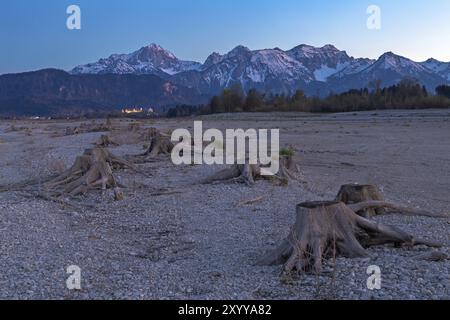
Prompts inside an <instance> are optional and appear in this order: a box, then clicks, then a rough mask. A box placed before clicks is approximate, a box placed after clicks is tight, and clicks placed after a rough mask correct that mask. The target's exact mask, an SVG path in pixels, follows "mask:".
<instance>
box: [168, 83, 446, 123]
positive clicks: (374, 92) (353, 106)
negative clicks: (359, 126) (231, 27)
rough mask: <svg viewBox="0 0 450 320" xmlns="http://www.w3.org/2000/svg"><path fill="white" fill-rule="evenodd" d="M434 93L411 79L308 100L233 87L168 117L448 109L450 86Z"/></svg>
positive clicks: (299, 95)
mask: <svg viewBox="0 0 450 320" xmlns="http://www.w3.org/2000/svg"><path fill="white" fill-rule="evenodd" d="M435 91H436V94H430V93H429V92H428V91H427V89H426V88H425V87H424V86H422V85H420V84H419V83H417V82H416V81H414V80H409V79H405V80H402V81H401V82H400V83H398V84H396V85H393V86H390V87H385V88H381V86H380V82H374V83H373V84H371V89H370V90H369V88H364V89H357V90H349V91H347V92H344V93H340V94H330V95H328V96H327V97H324V98H320V97H308V96H306V95H305V93H304V92H303V91H302V90H297V91H296V92H295V93H294V94H293V95H285V94H267V93H261V92H259V91H257V90H255V89H251V90H249V91H248V92H247V93H245V92H244V90H243V89H242V87H241V86H240V85H238V84H237V85H234V86H232V87H230V88H227V89H225V90H223V91H222V92H221V93H220V94H218V95H216V96H214V97H212V98H211V100H210V102H209V104H207V105H205V106H201V107H197V108H192V106H179V107H177V108H174V109H172V110H171V111H170V116H171V117H176V116H187V115H193V114H212V113H229V112H269V111H299V112H355V111H369V110H382V109H422V108H450V86H446V85H442V86H439V87H437V88H436V90H435Z"/></svg>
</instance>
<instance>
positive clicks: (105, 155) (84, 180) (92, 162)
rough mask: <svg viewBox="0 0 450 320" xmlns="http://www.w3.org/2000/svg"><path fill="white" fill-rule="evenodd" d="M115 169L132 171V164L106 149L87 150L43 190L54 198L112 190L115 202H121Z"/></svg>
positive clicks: (45, 185) (120, 192) (46, 184)
mask: <svg viewBox="0 0 450 320" xmlns="http://www.w3.org/2000/svg"><path fill="white" fill-rule="evenodd" d="M117 167H129V168H131V169H134V167H133V165H132V164H130V163H128V162H127V161H125V160H123V159H121V158H118V157H116V156H114V155H112V154H111V153H110V152H109V151H108V150H107V149H104V148H94V149H87V150H85V152H84V154H83V155H82V156H79V157H77V158H76V160H75V163H74V164H73V166H72V167H71V168H70V169H69V170H67V171H65V172H64V173H62V174H61V175H59V176H58V177H56V178H54V179H52V180H50V181H48V182H46V183H45V184H44V190H45V191H46V193H47V194H49V195H50V196H53V197H54V196H62V195H69V196H77V195H80V194H85V193H87V192H88V191H89V190H92V189H102V190H106V189H109V188H111V189H114V195H115V198H116V200H121V199H122V198H123V194H122V191H121V189H120V187H121V186H120V184H119V183H118V182H117V180H116V178H115V176H114V174H113V169H114V168H117Z"/></svg>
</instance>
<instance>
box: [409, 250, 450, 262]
mask: <svg viewBox="0 0 450 320" xmlns="http://www.w3.org/2000/svg"><path fill="white" fill-rule="evenodd" d="M415 259H416V260H422V261H431V262H441V261H445V260H450V257H449V256H448V255H446V254H445V253H443V252H439V251H431V252H427V253H424V254H421V255H419V256H416V257H415Z"/></svg>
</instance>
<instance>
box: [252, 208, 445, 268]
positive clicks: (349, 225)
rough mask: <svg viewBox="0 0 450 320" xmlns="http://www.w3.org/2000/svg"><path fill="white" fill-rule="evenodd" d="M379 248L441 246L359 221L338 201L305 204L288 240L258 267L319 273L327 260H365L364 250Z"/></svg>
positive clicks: (363, 220) (368, 221)
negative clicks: (389, 245) (340, 257)
mask: <svg viewBox="0 0 450 320" xmlns="http://www.w3.org/2000/svg"><path fill="white" fill-rule="evenodd" d="M382 244H395V245H409V246H413V245H418V244H424V245H429V246H439V245H440V244H435V243H432V242H427V241H423V240H419V239H416V238H415V237H414V236H412V235H410V234H408V233H406V232H404V231H402V230H400V229H398V228H396V227H392V226H388V225H384V224H381V223H378V222H375V221H372V220H369V219H366V218H364V217H361V216H359V215H357V214H356V213H355V212H354V210H352V209H351V208H350V207H349V206H347V205H345V204H344V203H342V202H339V201H330V202H306V203H302V204H299V205H298V206H297V218H296V222H295V225H294V226H293V228H292V230H291V232H290V234H289V236H288V237H287V238H286V239H285V240H284V241H283V242H282V244H281V245H280V246H279V247H278V248H277V249H276V250H274V251H272V252H270V253H269V254H267V255H266V256H264V257H263V258H262V259H261V260H260V261H259V264H260V265H278V264H283V263H284V271H285V272H287V273H290V272H292V271H293V270H296V271H298V272H303V271H314V272H316V273H320V272H321V270H322V266H323V263H324V261H325V259H327V258H329V257H332V256H337V255H342V256H345V257H347V258H356V257H365V256H367V251H366V249H365V248H366V247H369V246H374V245H382Z"/></svg>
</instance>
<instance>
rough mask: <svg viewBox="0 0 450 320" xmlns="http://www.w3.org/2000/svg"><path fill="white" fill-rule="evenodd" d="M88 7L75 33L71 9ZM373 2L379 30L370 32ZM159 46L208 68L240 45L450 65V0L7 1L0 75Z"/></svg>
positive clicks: (0, 10) (0, 27)
mask: <svg viewBox="0 0 450 320" xmlns="http://www.w3.org/2000/svg"><path fill="white" fill-rule="evenodd" d="M71 4H75V5H78V6H80V8H81V14H82V16H81V23H82V25H81V27H82V28H81V30H68V29H67V27H66V20H67V17H68V15H67V14H66V8H67V7H68V6H69V5H71ZM369 5H378V6H379V7H380V8H381V18H382V20H381V23H382V24H381V30H369V29H368V28H367V26H366V21H367V18H368V17H369V15H368V14H367V13H366V10H367V7H368V6H369ZM152 42H155V43H158V44H160V45H161V46H163V47H165V48H166V49H168V50H169V51H172V52H173V53H174V54H175V55H176V56H178V57H179V58H182V59H188V60H196V61H199V62H203V61H204V60H205V59H206V57H207V56H208V55H209V54H210V53H211V52H213V51H217V52H220V53H224V52H227V51H229V50H230V49H232V48H234V47H235V46H236V45H238V44H242V45H245V46H247V47H249V48H251V49H263V48H274V47H279V48H281V49H291V48H292V47H294V46H296V45H299V44H302V43H306V44H311V45H315V46H322V45H324V44H328V43H331V44H334V45H335V46H336V47H338V48H339V49H342V50H346V51H347V52H348V53H349V54H350V55H353V56H356V57H369V58H378V57H379V56H380V55H381V54H382V53H384V52H386V51H393V52H395V53H397V54H400V55H404V56H406V57H408V58H411V59H413V60H416V61H422V60H426V59H427V58H429V57H434V58H436V59H439V60H443V61H450V1H449V0H432V1H426V0H408V1H406V0H369V1H367V0H339V1H331V0H313V1H306V0H2V1H1V3H0V52H1V56H0V74H3V73H11V72H22V71H30V70H36V69H41V68H47V67H55V68H60V69H66V70H67V69H70V68H72V67H74V66H75V65H78V64H83V63H87V62H93V61H97V60H98V59H99V58H102V57H108V56H109V55H110V54H112V53H129V52H131V51H134V50H136V49H139V48H140V47H142V46H144V45H147V44H149V43H152Z"/></svg>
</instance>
